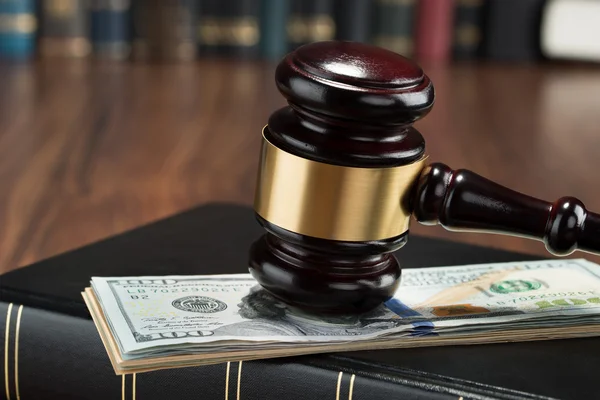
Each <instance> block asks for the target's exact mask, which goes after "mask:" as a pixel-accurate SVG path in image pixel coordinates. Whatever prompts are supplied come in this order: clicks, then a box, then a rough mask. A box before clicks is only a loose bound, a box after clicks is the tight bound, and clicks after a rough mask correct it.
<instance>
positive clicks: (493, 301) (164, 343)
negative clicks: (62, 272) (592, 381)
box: [91, 259, 600, 359]
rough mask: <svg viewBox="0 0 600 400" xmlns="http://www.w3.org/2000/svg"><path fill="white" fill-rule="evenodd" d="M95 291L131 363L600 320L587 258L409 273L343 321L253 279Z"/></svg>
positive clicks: (132, 284) (110, 280) (145, 283)
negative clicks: (389, 292) (387, 294)
mask: <svg viewBox="0 0 600 400" xmlns="http://www.w3.org/2000/svg"><path fill="white" fill-rule="evenodd" d="M91 286H92V290H93V294H94V296H95V297H96V298H97V300H98V303H99V304H100V308H101V313H102V314H103V316H104V317H105V319H106V321H107V323H108V325H109V327H110V331H111V332H110V333H111V335H112V337H114V338H115V341H116V342H117V343H118V346H119V349H120V353H121V356H122V357H123V358H124V359H127V358H129V359H133V358H139V357H144V356H147V355H149V354H153V355H156V354H159V353H160V354H186V353H189V354H192V353H202V352H204V353H209V352H213V353H218V352H219V351H233V350H239V349H244V348H249V347H252V348H253V349H267V348H270V349H276V348H285V347H289V348H292V347H293V346H294V345H298V344H301V345H303V346H304V345H306V346H331V345H335V344H343V343H348V344H350V345H351V344H352V343H357V342H364V341H377V340H378V341H382V342H383V341H387V342H389V341H395V343H400V342H402V341H403V340H406V341H412V343H435V342H436V341H439V342H440V343H441V342H448V341H450V340H452V338H460V337H461V336H465V335H471V336H473V335H475V336H473V337H476V338H478V339H477V340H481V341H485V339H486V337H487V338H493V337H503V336H504V335H505V332H506V331H508V330H511V329H522V330H523V332H526V330H531V329H533V330H535V328H539V327H550V328H554V327H566V326H580V331H581V334H582V335H583V334H585V332H586V329H587V328H583V326H584V325H586V324H597V323H598V322H599V320H600V266H599V265H597V264H594V263H591V262H589V261H586V260H584V259H562V260H541V261H535V262H529V261H528V262H512V263H495V264H478V265H464V266H452V267H435V268H420V269H405V270H403V273H402V278H401V282H400V286H399V288H398V291H397V292H396V293H395V295H394V297H393V298H392V299H390V300H389V301H387V302H386V303H385V304H383V305H381V306H380V307H378V308H376V309H375V310H372V311H370V312H368V313H365V314H362V315H347V316H337V317H331V316H328V317H324V316H318V315H311V314H306V313H303V312H302V311H300V310H297V309H294V308H291V307H289V306H287V305H285V304H284V303H282V302H280V301H279V300H277V299H275V298H274V297H272V296H271V295H269V293H267V292H266V291H264V290H263V289H261V288H260V287H259V286H258V285H257V283H256V281H255V280H254V279H253V278H252V277H251V276H250V275H249V274H236V275H212V276H151V277H93V278H92V282H91ZM93 316H94V317H95V319H97V318H98V316H97V315H94V314H93ZM527 332H529V331H527ZM578 332H579V331H578ZM561 334H562V333H561ZM523 335H525V334H522V335H521V336H520V337H526V336H523ZM528 335H529V337H533V336H535V335H534V333H528ZM532 335H533V336H532ZM556 335H559V334H558V333H557V334H556ZM350 345H349V346H350ZM350 348H351V347H348V349H350Z"/></svg>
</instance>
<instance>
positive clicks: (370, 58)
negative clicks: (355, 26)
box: [250, 41, 434, 313]
mask: <svg viewBox="0 0 600 400" xmlns="http://www.w3.org/2000/svg"><path fill="white" fill-rule="evenodd" d="M275 80H276V84H277V87H278V89H279V91H280V92H281V93H282V95H283V96H285V98H286V99H287V101H288V106H286V107H284V108H282V109H279V110H276V111H275V112H274V113H273V114H272V115H271V117H270V118H269V121H268V125H267V126H266V127H265V128H264V129H263V132H262V133H263V142H262V148H261V154H260V164H259V171H258V180H257V186H256V194H255V212H256V215H257V218H258V221H259V222H260V224H262V225H263V227H264V228H265V230H266V234H265V235H264V236H262V237H261V238H260V239H259V240H258V241H256V242H255V243H254V244H253V246H252V248H251V250H250V272H251V273H252V275H253V276H254V277H255V278H256V280H257V281H258V282H259V283H260V284H261V285H262V287H263V288H264V289H266V290H267V291H269V292H270V293H271V294H273V295H274V296H275V297H277V298H279V299H281V300H283V301H284V302H286V303H288V304H290V305H292V306H296V307H300V308H302V309H304V310H307V311H310V312H319V313H357V312H363V311H367V310H369V309H371V308H373V307H376V306H377V305H379V304H381V303H382V302H383V301H385V300H387V299H388V298H389V297H391V296H392V295H393V293H394V292H395V290H396V289H397V286H398V282H399V277H400V266H399V264H398V261H397V260H396V259H395V257H394V256H393V255H392V254H391V253H392V252H393V251H395V250H397V249H399V248H400V247H402V246H403V245H404V244H405V243H406V240H407V235H408V229H409V221H410V217H411V208H412V207H411V197H412V196H411V191H412V188H413V186H414V184H415V181H416V180H417V177H418V175H419V173H420V172H421V170H422V169H423V167H424V163H425V160H426V153H425V141H424V140H423V137H422V136H421V134H420V133H419V132H418V131H417V130H416V129H415V128H414V127H413V126H412V124H413V123H414V122H415V121H417V120H418V119H420V118H422V117H423V116H425V115H426V114H427V113H428V112H429V111H430V110H431V107H432V106H433V102H434V89H433V85H432V83H431V81H430V80H429V78H428V77H427V76H426V75H425V74H424V73H423V71H422V70H421V68H419V66H417V65H416V64H415V63H413V62H412V61H410V60H409V59H407V58H404V57H402V56H400V55H398V54H396V53H393V52H391V51H387V50H385V49H382V48H378V47H374V46H370V45H366V44H360V43H352V42H338V41H329V42H317V43H312V44H308V45H305V46H302V47H300V48H298V49H297V50H295V51H294V52H292V53H290V54H289V55H287V56H286V57H285V58H284V59H283V60H282V61H281V63H280V64H279V65H278V67H277V70H276V76H275Z"/></svg>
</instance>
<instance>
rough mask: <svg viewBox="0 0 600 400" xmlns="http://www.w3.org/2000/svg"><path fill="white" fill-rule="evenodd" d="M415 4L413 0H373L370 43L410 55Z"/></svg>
mask: <svg viewBox="0 0 600 400" xmlns="http://www.w3.org/2000/svg"><path fill="white" fill-rule="evenodd" d="M416 4H417V2H416V1H415V0H374V3H373V23H372V25H373V29H372V39H371V41H372V43H373V44H374V45H376V46H379V47H383V48H385V49H388V50H391V51H394V52H396V53H398V54H401V55H403V56H405V57H412V55H413V51H414V29H415V28H414V26H415V11H416Z"/></svg>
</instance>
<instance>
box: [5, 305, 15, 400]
mask: <svg viewBox="0 0 600 400" xmlns="http://www.w3.org/2000/svg"><path fill="white" fill-rule="evenodd" d="M12 308H13V303H10V304H9V305H8V310H7V311H6V324H5V326H6V331H5V334H4V388H5V389H6V399H7V400H10V388H9V387H8V338H9V335H10V314H11V313H12Z"/></svg>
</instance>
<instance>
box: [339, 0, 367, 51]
mask: <svg viewBox="0 0 600 400" xmlns="http://www.w3.org/2000/svg"><path fill="white" fill-rule="evenodd" d="M371 13H372V2H371V0H334V13H333V16H334V23H335V38H336V39H337V40H348V41H352V42H362V43H367V42H369V40H370V39H371V22H372V21H371V19H372V16H371Z"/></svg>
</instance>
